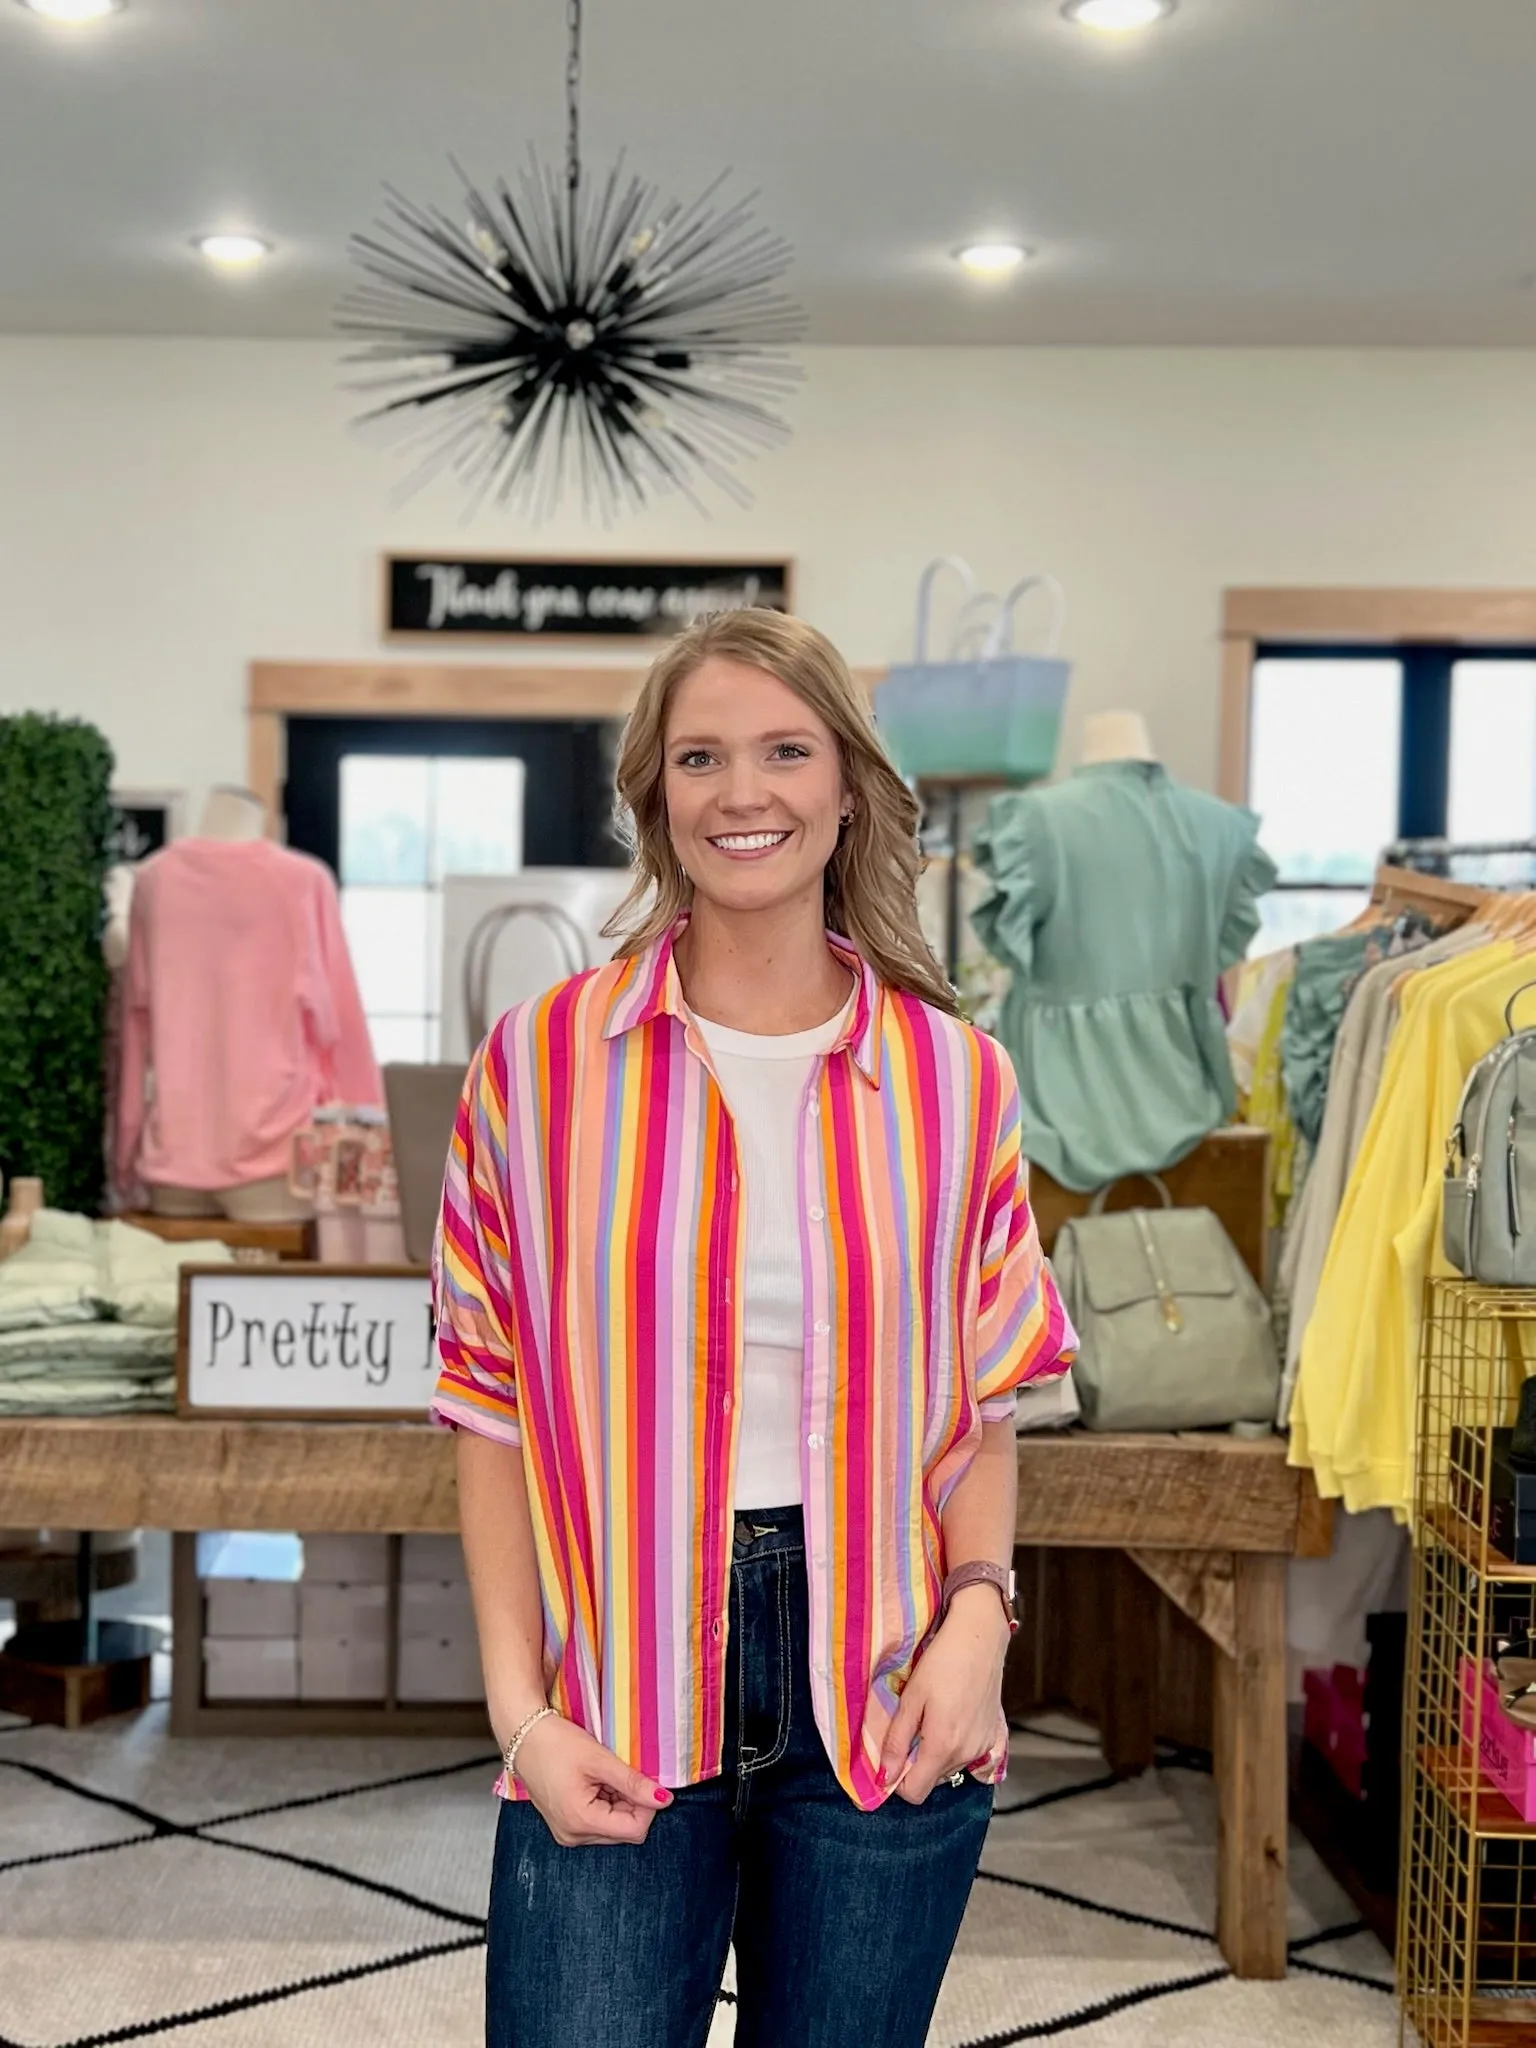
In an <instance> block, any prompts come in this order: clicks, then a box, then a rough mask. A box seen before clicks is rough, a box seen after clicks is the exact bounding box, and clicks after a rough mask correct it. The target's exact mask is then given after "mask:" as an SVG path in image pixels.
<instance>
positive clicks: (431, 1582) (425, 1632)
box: [171, 1535, 490, 1742]
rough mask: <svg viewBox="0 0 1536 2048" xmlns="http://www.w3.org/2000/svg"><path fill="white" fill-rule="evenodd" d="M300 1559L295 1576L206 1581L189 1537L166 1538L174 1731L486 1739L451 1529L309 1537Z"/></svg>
mask: <svg viewBox="0 0 1536 2048" xmlns="http://www.w3.org/2000/svg"><path fill="white" fill-rule="evenodd" d="M209 1554H210V1555H216V1554H217V1552H216V1550H215V1551H211V1552H210V1553H209ZM303 1556H304V1566H303V1576H302V1577H301V1578H299V1579H297V1580H295V1579H291V1578H272V1579H258V1578H212V1579H208V1580H203V1579H200V1578H199V1576H198V1539H197V1538H196V1537H195V1536H187V1535H178V1536H176V1537H175V1538H174V1539H173V1573H174V1586H173V1595H172V1598H173V1606H174V1614H173V1634H172V1650H171V1729H172V1732H173V1733H174V1734H176V1735H212V1734H227V1735H247V1734H250V1735H262V1734H266V1735H283V1734H316V1735H351V1734H397V1735H439V1736H441V1735H461V1736H483V1737H485V1739H486V1740H487V1742H489V1740H490V1724H489V1721H488V1718H487V1715H486V1709H485V1703H484V1697H483V1691H482V1681H481V1676H480V1658H479V1649H478V1644H477V1639H476V1635H475V1626H474V1612H473V1608H472V1606H471V1604H470V1600H469V1588H468V1584H467V1582H466V1581H465V1578H464V1564H463V1554H462V1551H461V1550H460V1547H459V1541H458V1538H457V1537H456V1536H441V1537H439V1536H408V1537H404V1538H402V1537H399V1536H374V1535H366V1536H365V1535H358V1536H349V1535H323V1536H311V1537H306V1538H304V1539H303ZM237 1568H238V1567H237ZM247 1568H249V1567H247ZM257 1568H258V1569H259V1566H258V1567H257ZM289 1568H290V1569H291V1566H290V1567H289Z"/></svg>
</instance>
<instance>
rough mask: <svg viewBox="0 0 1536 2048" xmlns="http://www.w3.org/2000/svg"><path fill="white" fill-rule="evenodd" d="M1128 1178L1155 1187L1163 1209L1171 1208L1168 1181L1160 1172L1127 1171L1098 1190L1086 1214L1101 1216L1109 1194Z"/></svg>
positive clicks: (1171, 1199)
mask: <svg viewBox="0 0 1536 2048" xmlns="http://www.w3.org/2000/svg"><path fill="white" fill-rule="evenodd" d="M1128 1180H1144V1181H1146V1182H1147V1183H1148V1185H1149V1186H1151V1187H1154V1188H1156V1189H1157V1192H1158V1197H1159V1199H1160V1200H1161V1202H1162V1205H1163V1207H1164V1208H1165V1209H1171V1208H1172V1207H1173V1197H1172V1195H1170V1194H1169V1192H1168V1183H1167V1181H1165V1180H1164V1179H1163V1177H1162V1175H1161V1174H1158V1173H1127V1174H1123V1175H1122V1176H1121V1178H1120V1180H1112V1181H1110V1182H1109V1183H1108V1184H1107V1185H1106V1186H1104V1187H1102V1188H1100V1189H1099V1190H1098V1192H1097V1193H1096V1194H1095V1196H1094V1198H1093V1200H1092V1201H1091V1202H1090V1203H1089V1204H1088V1214H1089V1215H1090V1216H1102V1215H1103V1214H1104V1204H1105V1203H1106V1202H1107V1201H1108V1200H1109V1198H1110V1195H1111V1194H1112V1193H1113V1192H1114V1190H1115V1189H1116V1188H1117V1187H1120V1186H1121V1185H1122V1184H1123V1182H1125V1181H1128Z"/></svg>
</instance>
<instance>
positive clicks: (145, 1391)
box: [0, 1374, 176, 1417]
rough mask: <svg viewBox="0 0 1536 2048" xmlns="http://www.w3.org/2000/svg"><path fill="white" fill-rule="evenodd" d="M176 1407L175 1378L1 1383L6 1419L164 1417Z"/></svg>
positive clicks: (2, 1412) (2, 1411)
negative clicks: (102, 1416) (100, 1416)
mask: <svg viewBox="0 0 1536 2048" xmlns="http://www.w3.org/2000/svg"><path fill="white" fill-rule="evenodd" d="M175 1406H176V1380H175V1376H174V1374H173V1375H171V1376H169V1377H162V1378H160V1379H157V1380H112V1379H100V1380H73V1381H67V1382H64V1383H62V1384H61V1383H59V1382H58V1381H56V1380H54V1379H52V1378H40V1379H30V1380H0V1417H3V1416H6V1415H150V1414H159V1415H165V1414H169V1413H171V1412H172V1411H173V1410H174V1409H175Z"/></svg>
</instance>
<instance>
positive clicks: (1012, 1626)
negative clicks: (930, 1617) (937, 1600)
mask: <svg viewBox="0 0 1536 2048" xmlns="http://www.w3.org/2000/svg"><path fill="white" fill-rule="evenodd" d="M967 1586H991V1587H992V1588H994V1590H995V1591H996V1593H997V1596H998V1598H999V1599H1000V1600H1001V1601H1002V1603H1003V1612H1004V1613H1005V1614H1006V1615H1007V1617H1008V1632H1009V1634H1010V1635H1017V1634H1018V1632H1019V1616H1018V1610H1017V1609H1016V1607H1015V1606H1014V1576H1013V1573H1012V1572H1011V1571H1010V1570H1009V1569H1008V1567H1007V1566H1006V1565H1000V1564H993V1563H992V1562H991V1560H990V1559H989V1558H972V1559H971V1561H970V1562H969V1563H968V1564H957V1565H956V1566H955V1568H954V1570H953V1571H952V1572H950V1573H949V1574H948V1576H947V1577H946V1578H945V1581H944V1594H943V1602H942V1605H941V1607H940V1610H939V1620H940V1621H943V1619H944V1617H945V1616H946V1615H947V1614H948V1613H949V1607H950V1602H951V1601H952V1600H953V1599H954V1597H955V1595H956V1594H957V1593H959V1592H961V1591H963V1590H964V1588H965V1587H967Z"/></svg>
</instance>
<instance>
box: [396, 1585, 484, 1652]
mask: <svg viewBox="0 0 1536 2048" xmlns="http://www.w3.org/2000/svg"><path fill="white" fill-rule="evenodd" d="M413 1636H435V1637H443V1636H459V1637H462V1636H467V1637H468V1638H469V1640H470V1641H471V1642H473V1641H474V1640H475V1609H474V1603H473V1601H472V1600H471V1599H470V1597H469V1583H468V1581H467V1580H465V1579H435V1580H428V1579H402V1580H401V1582H400V1640H401V1641H402V1642H405V1641H407V1640H409V1639H410V1638H411V1637H413Z"/></svg>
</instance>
